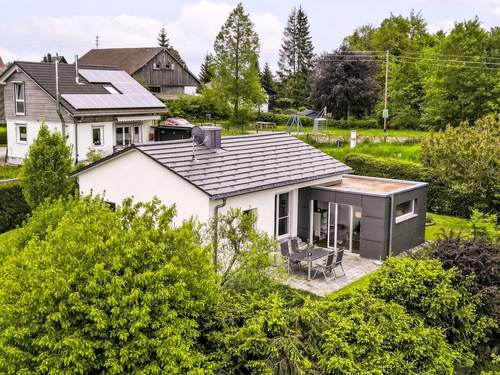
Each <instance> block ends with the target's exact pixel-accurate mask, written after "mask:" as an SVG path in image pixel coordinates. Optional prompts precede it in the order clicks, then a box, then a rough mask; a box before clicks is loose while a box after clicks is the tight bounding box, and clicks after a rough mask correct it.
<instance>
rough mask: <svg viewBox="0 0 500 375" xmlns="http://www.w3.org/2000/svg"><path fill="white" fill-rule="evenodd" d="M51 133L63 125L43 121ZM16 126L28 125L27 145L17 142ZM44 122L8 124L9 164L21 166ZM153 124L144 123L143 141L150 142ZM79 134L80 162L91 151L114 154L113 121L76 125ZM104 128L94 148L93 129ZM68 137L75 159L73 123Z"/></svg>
mask: <svg viewBox="0 0 500 375" xmlns="http://www.w3.org/2000/svg"><path fill="white" fill-rule="evenodd" d="M43 122H45V123H46V124H47V126H48V127H49V130H51V131H59V132H60V131H61V123H59V122H47V121H43ZM16 124H23V125H27V131H28V141H27V142H26V143H19V142H17V134H16ZM41 124H42V121H33V120H31V121H26V120H24V121H23V120H16V121H8V122H7V144H8V148H7V151H8V156H9V159H8V162H9V163H12V164H21V163H22V159H23V158H24V157H26V154H27V152H28V149H29V146H30V145H31V144H32V143H33V141H34V140H35V138H36V137H37V135H38V131H39V130H40V126H41ZM152 124H153V121H152V120H145V121H142V127H141V129H142V141H143V142H148V141H149V132H150V130H151V126H152ZM76 127H77V132H78V161H85V160H87V154H88V153H89V151H90V150H96V151H99V153H100V154H101V155H102V156H106V155H109V154H112V153H113V146H115V145H116V132H115V127H116V125H115V123H114V122H112V121H107V122H94V123H78V124H77V125H76ZM93 127H102V128H103V142H102V145H100V146H94V144H93V143H92V128H93ZM66 135H67V140H68V144H69V146H70V147H71V150H72V155H73V158H75V156H76V149H75V144H76V138H75V125H74V124H73V123H66Z"/></svg>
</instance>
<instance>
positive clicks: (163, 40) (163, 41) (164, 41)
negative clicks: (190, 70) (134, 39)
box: [157, 27, 186, 65]
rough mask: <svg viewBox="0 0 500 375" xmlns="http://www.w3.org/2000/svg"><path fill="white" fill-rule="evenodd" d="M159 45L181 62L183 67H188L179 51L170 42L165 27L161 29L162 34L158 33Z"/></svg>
mask: <svg viewBox="0 0 500 375" xmlns="http://www.w3.org/2000/svg"><path fill="white" fill-rule="evenodd" d="M157 40H158V45H159V46H160V47H163V48H165V49H167V50H168V52H170V54H171V55H172V56H174V57H175V58H176V59H177V60H179V61H180V62H181V63H182V64H183V65H186V62H185V61H184V60H183V59H182V57H181V54H180V53H179V51H177V50H176V49H175V48H174V47H173V46H172V45H171V44H170V40H169V39H168V36H167V30H165V27H162V28H161V29H160V32H159V33H158V38H157Z"/></svg>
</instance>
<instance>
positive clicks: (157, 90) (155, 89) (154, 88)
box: [149, 86, 161, 94]
mask: <svg viewBox="0 0 500 375" xmlns="http://www.w3.org/2000/svg"><path fill="white" fill-rule="evenodd" d="M149 91H151V92H154V93H155V94H159V93H160V92H161V89H160V86H149Z"/></svg>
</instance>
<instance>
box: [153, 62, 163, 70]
mask: <svg viewBox="0 0 500 375" xmlns="http://www.w3.org/2000/svg"><path fill="white" fill-rule="evenodd" d="M160 69H161V64H160V63H157V62H154V63H153V70H160Z"/></svg>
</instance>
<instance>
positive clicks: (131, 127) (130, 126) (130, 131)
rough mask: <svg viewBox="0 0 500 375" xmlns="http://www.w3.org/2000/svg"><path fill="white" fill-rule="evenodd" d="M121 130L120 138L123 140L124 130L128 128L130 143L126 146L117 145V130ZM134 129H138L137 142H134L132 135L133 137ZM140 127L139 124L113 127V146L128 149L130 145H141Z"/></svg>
mask: <svg viewBox="0 0 500 375" xmlns="http://www.w3.org/2000/svg"><path fill="white" fill-rule="evenodd" d="M118 128H122V129H123V130H122V136H123V138H125V128H128V131H129V135H130V142H129V143H126V144H121V145H120V144H118V139H117V129H118ZM135 128H138V129H139V134H138V135H139V139H138V141H137V142H134V135H135ZM142 141H143V140H142V125H141V124H132V125H116V126H115V146H120V147H128V146H130V145H131V144H134V143H142Z"/></svg>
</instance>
